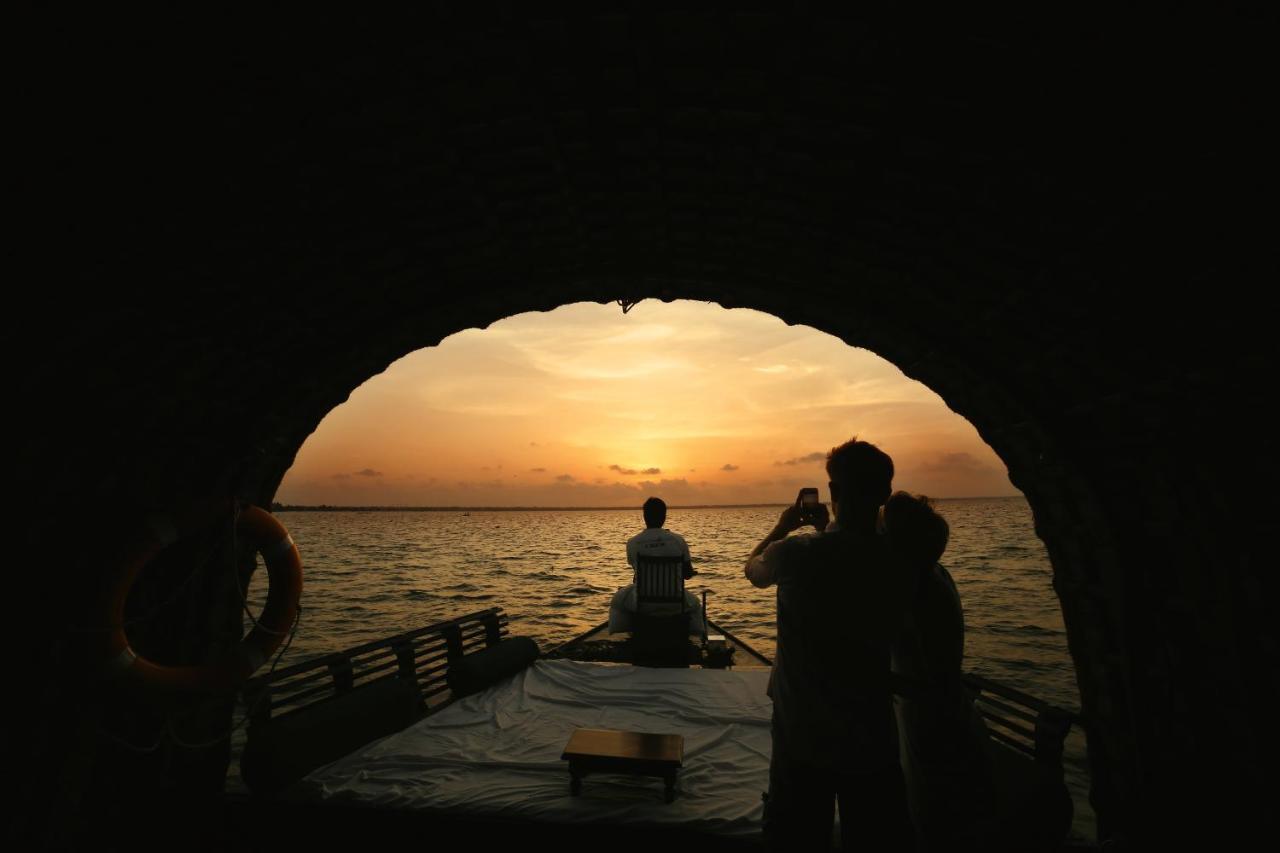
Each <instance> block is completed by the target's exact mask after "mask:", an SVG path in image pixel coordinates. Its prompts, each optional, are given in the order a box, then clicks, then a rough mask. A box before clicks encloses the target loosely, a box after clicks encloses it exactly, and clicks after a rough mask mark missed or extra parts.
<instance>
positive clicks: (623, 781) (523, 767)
mask: <svg viewBox="0 0 1280 853" xmlns="http://www.w3.org/2000/svg"><path fill="white" fill-rule="evenodd" d="M768 677H769V673H768V672H767V671H743V672H737V671H723V670H699V669H649V668H645V667H632V666H620V665H615V664H593V663H581V662H578V661H567V660H553V661H538V662H536V663H535V664H534V665H533V666H531V667H529V668H528V669H526V670H524V672H522V673H520V674H519V675H517V676H516V677H515V678H513V679H510V680H508V681H505V682H503V683H501V684H498V685H495V686H494V687H491V688H489V689H488V690H485V691H483V692H482V693H479V694H476V695H475V696H471V697H469V698H467V699H463V700H461V701H458V702H455V703H454V704H453V705H451V706H449V707H448V708H445V709H444V710H443V711H441V712H439V713H437V714H434V715H432V716H430V717H427V718H426V719H424V720H422V721H421V722H419V723H417V724H416V725H414V726H411V727H410V728H408V729H406V730H404V731H403V732H400V733H398V734H394V735H391V736H389V737H386V738H383V739H382V740H380V741H375V742H374V743H372V744H370V745H368V746H366V747H364V748H363V749H361V750H358V751H357V752H355V753H353V754H351V755H349V756H347V757H345V758H342V759H340V760H338V761H336V762H334V763H333V764H330V765H327V766H325V767H322V768H320V769H318V770H316V771H315V772H313V773H311V774H310V775H309V776H307V777H306V778H305V779H304V780H303V781H302V783H300V787H301V788H302V791H303V792H305V794H304V795H305V796H308V797H311V798H319V799H321V800H330V799H332V800H334V801H347V802H358V803H361V804H366V805H373V806H379V807H390V808H397V809H422V810H428V811H444V812H449V813H450V814H454V815H469V816H474V817H491V818H504V819H527V820H535V821H540V822H548V823H579V822H600V823H607V824H621V825H626V824H647V825H655V824H656V825H667V824H680V825H683V826H684V827H685V828H688V829H692V830H695V831H703V832H710V833H715V834H718V835H731V836H750V835H757V834H758V833H759V832H760V822H761V817H762V804H761V800H760V794H761V792H762V791H764V790H766V789H767V788H768V784H769V753H770V737H769V718H770V713H771V711H772V704H771V703H770V701H769V699H768V697H767V696H765V687H766V685H767V683H768ZM575 728H595V729H621V730H629V731H641V732H656V733H665V734H679V735H683V736H684V767H683V768H682V769H681V771H680V774H679V776H678V777H677V781H676V791H677V795H676V799H675V802H673V803H670V804H668V803H664V802H663V796H662V791H663V785H662V780H661V779H658V778H646V777H631V776H623V775H616V774H590V775H588V776H587V777H586V778H585V779H584V780H583V784H582V793H581V794H580V795H579V796H577V797H573V796H570V794H569V770H568V762H566V761H561V760H560V753H561V752H562V751H563V749H564V746H565V744H566V743H567V742H568V740H569V736H570V734H572V733H573V730H574V729H575Z"/></svg>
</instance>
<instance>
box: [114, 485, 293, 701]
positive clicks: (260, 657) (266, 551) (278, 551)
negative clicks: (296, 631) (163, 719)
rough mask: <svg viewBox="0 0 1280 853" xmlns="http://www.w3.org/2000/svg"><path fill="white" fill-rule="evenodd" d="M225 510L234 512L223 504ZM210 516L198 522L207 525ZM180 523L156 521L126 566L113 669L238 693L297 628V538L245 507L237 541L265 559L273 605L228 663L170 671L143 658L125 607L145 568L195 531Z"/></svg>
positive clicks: (117, 590)
mask: <svg viewBox="0 0 1280 853" xmlns="http://www.w3.org/2000/svg"><path fill="white" fill-rule="evenodd" d="M219 505H220V508H221V509H222V510H224V511H225V510H229V509H230V508H231V506H230V504H229V503H228V502H219ZM203 514H204V513H195V514H193V517H192V521H193V522H197V523H198V522H199V521H201V520H203V521H207V520H208V516H207V515H206V516H205V518H203V519H200V518H199V516H200V515H203ZM194 526H195V525H194V524H192V525H190V526H189V525H187V524H184V523H183V522H181V521H179V522H177V523H173V522H170V521H166V520H159V519H152V520H151V522H150V524H149V528H150V530H149V532H148V533H146V534H144V535H142V536H141V537H139V539H138V540H137V541H136V543H135V545H134V547H133V548H132V549H131V550H130V553H129V554H128V555H127V556H126V557H125V559H124V560H123V561H122V563H121V564H120V571H119V573H118V574H117V578H116V582H115V584H114V586H113V587H112V589H111V591H110V594H109V601H108V607H109V610H108V623H107V624H108V635H109V641H108V642H109V649H108V665H107V669H108V671H109V672H111V673H112V674H113V675H115V676H117V677H127V678H130V679H133V680H135V681H139V682H142V683H144V684H148V685H152V686H156V687H164V688H171V689H177V690H203V691H230V690H235V689H238V688H239V687H240V686H241V685H242V684H243V683H244V681H245V679H247V678H248V677H249V676H250V675H252V674H253V673H254V671H256V670H257V669H258V667H260V666H262V664H263V662H265V661H266V660H267V659H268V658H270V657H271V655H272V653H273V652H275V650H276V649H277V648H279V647H280V644H281V642H283V641H284V638H285V637H286V636H288V634H289V632H290V630H291V629H292V628H293V623H294V620H295V619H296V618H297V615H298V601H299V599H300V598H301V596H302V558H301V557H300V556H299V554H298V548H297V546H296V545H294V543H293V538H292V537H290V536H289V532H288V531H287V530H285V528H284V525H282V524H281V523H280V522H279V521H277V520H276V518H275V516H273V515H271V513H269V512H267V511H266V510H263V509H259V508H258V507H256V506H246V507H243V508H242V509H241V510H240V512H239V514H238V516H237V518H236V536H237V538H239V539H241V540H242V541H247V542H248V543H249V544H251V545H252V547H253V549H254V550H255V551H257V552H258V553H260V554H261V555H262V559H263V562H264V563H265V564H266V567H267V577H268V578H269V580H270V582H271V587H270V590H269V591H268V593H267V604H266V606H265V607H264V608H263V611H262V615H261V616H260V617H258V620H257V624H256V625H255V626H254V628H253V630H251V631H250V632H249V634H248V635H247V636H246V637H245V638H244V639H243V640H241V642H240V645H239V647H238V648H237V649H236V650H235V651H234V652H233V653H232V654H231V655H229V656H228V657H227V658H226V659H225V660H223V661H220V662H217V663H211V664H204V665H199V666H165V665H163V664H158V663H153V662H152V661H149V660H147V659H146V658H144V657H142V656H140V655H138V654H137V653H136V652H135V651H134V650H133V648H132V647H131V646H130V645H129V638H128V636H127V635H126V634H125V601H126V600H127V599H128V597H129V590H130V589H131V588H132V587H133V583H134V581H135V580H136V579H137V577H138V574H139V573H140V572H141V571H142V569H143V567H144V566H146V564H147V563H149V562H150V561H151V559H152V558H153V557H154V556H155V555H156V554H158V553H159V552H160V551H162V550H164V549H165V548H166V547H168V546H169V545H171V544H173V543H174V542H176V541H177V540H178V539H179V538H181V537H182V536H183V535H184V534H186V533H188V532H189V531H190V530H191V529H194Z"/></svg>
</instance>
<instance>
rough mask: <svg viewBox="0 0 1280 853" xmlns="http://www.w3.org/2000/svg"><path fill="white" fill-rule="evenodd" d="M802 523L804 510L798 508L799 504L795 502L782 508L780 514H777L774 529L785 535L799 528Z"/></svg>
mask: <svg viewBox="0 0 1280 853" xmlns="http://www.w3.org/2000/svg"><path fill="white" fill-rule="evenodd" d="M804 524H805V518H804V510H802V509H801V508H800V504H798V503H795V504H792V505H791V506H789V507H787V508H786V509H784V510H783V511H782V515H780V516H778V524H777V525H776V526H775V527H774V530H775V531H777V532H778V533H781V534H782V535H783V536H786V535H787V534H788V533H790V532H791V531H793V530H799V529H800V528H801V527H803V526H804Z"/></svg>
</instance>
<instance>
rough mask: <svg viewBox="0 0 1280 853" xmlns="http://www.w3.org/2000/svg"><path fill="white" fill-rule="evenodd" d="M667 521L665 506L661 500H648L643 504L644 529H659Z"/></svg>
mask: <svg viewBox="0 0 1280 853" xmlns="http://www.w3.org/2000/svg"><path fill="white" fill-rule="evenodd" d="M666 521H667V505H666V503H665V502H664V501H663V500H662V498H649V500H647V501H645V502H644V525H645V527H661V526H662V525H663V524H665V523H666Z"/></svg>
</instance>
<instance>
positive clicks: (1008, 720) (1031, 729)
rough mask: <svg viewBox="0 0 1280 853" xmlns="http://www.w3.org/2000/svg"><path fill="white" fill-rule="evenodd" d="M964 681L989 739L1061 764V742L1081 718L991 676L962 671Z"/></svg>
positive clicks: (1048, 762)
mask: <svg viewBox="0 0 1280 853" xmlns="http://www.w3.org/2000/svg"><path fill="white" fill-rule="evenodd" d="M964 683H965V686H967V687H968V688H969V689H970V690H971V691H972V692H973V694H974V704H975V705H976V706H977V709H978V712H979V713H980V714H981V715H982V718H983V721H984V722H986V724H987V732H988V734H990V736H991V738H992V739H993V740H995V741H998V742H999V743H1002V744H1004V745H1005V746H1007V747H1009V748H1011V749H1013V750H1015V751H1017V752H1019V753H1021V754H1023V755H1025V756H1028V757H1030V758H1033V759H1035V760H1036V761H1038V762H1041V763H1044V764H1050V765H1057V766H1061V764H1062V749H1063V742H1064V741H1065V740H1066V737H1067V733H1068V732H1069V731H1070V730H1071V726H1072V724H1074V723H1078V722H1079V721H1080V718H1079V717H1078V716H1077V715H1076V714H1073V713H1071V712H1070V711H1067V710H1064V709H1062V708H1059V707H1057V706H1055V705H1051V704H1049V703H1048V702H1045V701H1043V700H1040V699H1037V698H1036V697H1034V696H1031V695H1029V694H1027V693H1023V692H1022V691H1021V690H1015V689H1014V688H1012V687H1009V686H1007V685H1004V684H1001V683H1000V682H998V681H994V680H992V679H990V678H985V677H983V676H980V675H974V674H973V673H965V675H964Z"/></svg>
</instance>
